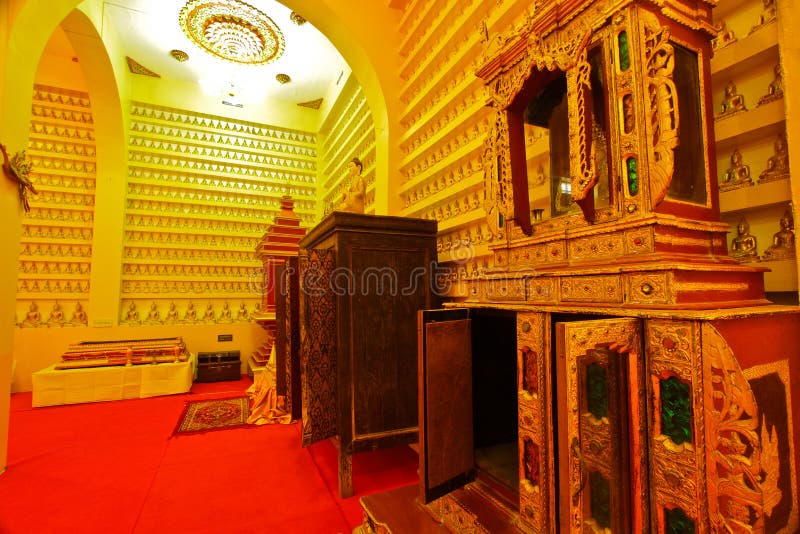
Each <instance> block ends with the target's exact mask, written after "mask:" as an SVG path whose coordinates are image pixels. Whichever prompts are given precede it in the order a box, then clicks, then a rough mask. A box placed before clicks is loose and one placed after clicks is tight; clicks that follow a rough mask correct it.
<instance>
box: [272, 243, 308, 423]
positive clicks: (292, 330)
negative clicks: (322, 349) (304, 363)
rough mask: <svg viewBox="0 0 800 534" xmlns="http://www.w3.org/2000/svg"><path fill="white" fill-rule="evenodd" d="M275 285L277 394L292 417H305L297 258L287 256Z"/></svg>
mask: <svg viewBox="0 0 800 534" xmlns="http://www.w3.org/2000/svg"><path fill="white" fill-rule="evenodd" d="M277 279H278V280H279V281H280V282H279V284H278V287H276V288H275V291H276V294H275V368H276V387H275V389H276V393H277V394H278V395H282V396H283V397H284V403H285V409H286V411H287V412H289V413H291V414H292V420H294V419H299V418H300V417H302V411H301V405H302V403H301V400H300V324H299V322H298V321H299V318H300V304H299V302H298V298H299V285H298V280H299V273H298V258H287V259H286V262H285V263H284V264H283V266H282V267H281V269H280V272H279V274H278V278H277Z"/></svg>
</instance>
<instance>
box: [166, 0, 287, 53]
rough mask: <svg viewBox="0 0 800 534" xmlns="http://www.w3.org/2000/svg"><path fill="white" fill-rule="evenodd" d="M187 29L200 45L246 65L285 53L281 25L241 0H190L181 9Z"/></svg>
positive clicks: (184, 26) (183, 27)
mask: <svg viewBox="0 0 800 534" xmlns="http://www.w3.org/2000/svg"><path fill="white" fill-rule="evenodd" d="M179 22H180V25H181V29H183V32H184V33H185V34H186V35H187V36H188V37H189V39H191V40H192V41H194V42H195V43H196V44H197V45H199V46H200V48H202V49H204V50H206V51H208V52H210V53H211V54H214V55H215V56H217V57H220V58H222V59H226V60H228V61H232V62H234V63H242V64H245V65H263V64H265V63H270V62H272V61H275V60H276V59H278V58H279V57H280V56H281V54H283V49H284V42H283V34H282V33H281V30H280V28H278V26H277V25H276V24H275V22H273V20H272V19H271V18H269V17H268V16H267V15H265V14H264V13H263V12H261V11H259V10H258V9H256V8H254V7H253V6H251V5H248V4H245V3H244V2H240V1H239V0H189V2H186V5H184V6H183V9H181V13H180V17H179Z"/></svg>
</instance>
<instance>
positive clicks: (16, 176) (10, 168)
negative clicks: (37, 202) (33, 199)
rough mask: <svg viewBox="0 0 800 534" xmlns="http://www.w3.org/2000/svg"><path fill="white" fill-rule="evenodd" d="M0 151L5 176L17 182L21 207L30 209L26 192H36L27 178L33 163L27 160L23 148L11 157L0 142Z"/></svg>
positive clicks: (26, 209) (35, 193)
mask: <svg viewBox="0 0 800 534" xmlns="http://www.w3.org/2000/svg"><path fill="white" fill-rule="evenodd" d="M0 151H2V152H3V171H5V173H6V176H8V177H9V178H11V179H12V180H14V181H15V182H17V185H18V187H19V199H20V202H22V207H23V208H24V209H25V211H26V212H28V211H31V206H30V204H29V203H28V192H30V193H33V194H34V195H37V194H38V193H37V191H36V188H35V187H34V186H33V182H31V180H30V178H28V174H30V172H31V170H32V169H33V165H31V163H30V161H28V159H27V156H26V154H25V150H21V151H19V152H17V153H16V154H14V156H13V157H12V158H11V159H9V157H8V152H7V151H6V146H5V145H4V144H2V143H0Z"/></svg>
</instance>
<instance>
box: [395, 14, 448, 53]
mask: <svg viewBox="0 0 800 534" xmlns="http://www.w3.org/2000/svg"><path fill="white" fill-rule="evenodd" d="M445 4H446V2H444V1H443V0H437V1H435V2H422V1H420V0H412V1H411V2H409V6H408V9H406V10H404V11H403V15H402V17H401V18H400V22H399V23H398V25H397V27H398V33H401V34H402V35H403V36H402V38H401V40H400V49H399V50H400V56H402V57H405V56H407V55H409V54H410V53H411V50H412V48H414V45H415V43H416V41H414V38H415V37H417V36H418V33H419V32H423V33H424V32H426V31H429V30H430V28H431V26H432V22H433V19H434V16H435V15H436V13H438V11H439V10H440V9H442V6H443V5H445ZM418 10H419V11H418ZM412 15H413V16H412ZM423 38H424V35H423Z"/></svg>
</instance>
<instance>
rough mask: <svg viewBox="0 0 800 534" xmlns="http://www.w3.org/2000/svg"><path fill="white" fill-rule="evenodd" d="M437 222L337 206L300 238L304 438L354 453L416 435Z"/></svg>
mask: <svg viewBox="0 0 800 534" xmlns="http://www.w3.org/2000/svg"><path fill="white" fill-rule="evenodd" d="M435 258H436V223H435V222H434V221H427V220H422V219H408V218H402V217H385V216H374V215H363V214H353V213H343V212H333V213H332V214H330V215H329V216H328V217H326V218H325V219H323V220H322V221H321V222H320V224H319V225H317V226H316V227H315V228H314V229H312V230H311V231H310V232H309V233H308V235H307V236H306V237H305V238H304V239H303V240H302V241H301V242H300V291H299V299H300V345H301V348H300V373H301V391H302V394H301V397H302V416H303V444H304V445H308V444H311V443H313V442H315V441H319V440H322V439H326V438H331V437H334V436H338V445H339V459H340V462H339V492H340V494H341V495H342V496H343V497H348V496H350V495H352V493H353V487H352V461H351V454H352V453H356V452H360V451H365V450H372V449H375V448H377V447H384V446H393V445H399V444H403V443H412V442H416V441H417V337H416V322H415V315H416V312H417V310H422V309H428V308H431V307H432V306H435V304H436V298H435V296H434V294H433V285H432V282H433V279H434V278H433V277H434V269H435Z"/></svg>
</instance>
